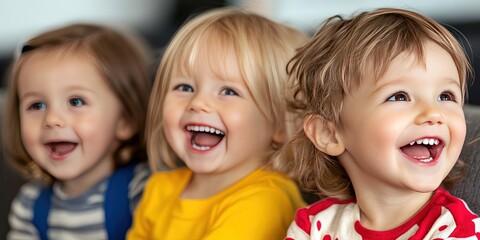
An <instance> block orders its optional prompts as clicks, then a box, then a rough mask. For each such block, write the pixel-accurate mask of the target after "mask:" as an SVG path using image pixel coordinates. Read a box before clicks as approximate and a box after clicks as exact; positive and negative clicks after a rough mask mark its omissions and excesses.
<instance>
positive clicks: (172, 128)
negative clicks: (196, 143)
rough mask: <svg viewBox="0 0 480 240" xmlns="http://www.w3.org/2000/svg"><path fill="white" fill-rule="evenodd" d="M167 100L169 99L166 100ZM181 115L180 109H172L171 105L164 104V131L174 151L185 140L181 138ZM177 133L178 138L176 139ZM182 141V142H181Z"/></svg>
mask: <svg viewBox="0 0 480 240" xmlns="http://www.w3.org/2000/svg"><path fill="white" fill-rule="evenodd" d="M166 100H167V99H166ZM180 118H181V113H180V111H179V108H178V107H177V108H175V107H172V105H171V104H164V108H163V112H162V125H163V126H162V130H163V133H164V135H165V138H166V140H167V142H168V143H169V145H170V146H172V147H173V148H174V149H175V148H176V147H177V146H178V145H179V144H182V143H183V139H181V138H180V135H179V134H180V133H181V130H182V129H181V126H180ZM175 133H177V137H175ZM181 141H182V142H181Z"/></svg>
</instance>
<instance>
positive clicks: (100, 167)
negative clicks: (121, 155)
mask: <svg viewBox="0 0 480 240" xmlns="http://www.w3.org/2000/svg"><path fill="white" fill-rule="evenodd" d="M113 170H114V163H113V160H112V159H106V160H103V161H101V162H99V163H98V164H97V165H96V166H94V167H93V168H92V169H90V170H87V171H86V172H84V173H83V174H81V175H80V176H77V177H75V178H72V179H67V180H63V181H61V182H60V187H61V189H62V192H63V193H64V194H65V195H67V196H68V197H70V198H73V197H78V196H80V195H82V194H83V193H85V192H87V191H88V190H89V189H90V188H92V187H93V186H95V184H97V183H98V182H100V181H101V180H103V179H105V178H106V177H108V176H110V175H111V174H112V172H113Z"/></svg>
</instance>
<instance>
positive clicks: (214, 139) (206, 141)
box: [192, 133, 222, 147]
mask: <svg viewBox="0 0 480 240" xmlns="http://www.w3.org/2000/svg"><path fill="white" fill-rule="evenodd" d="M221 140H222V136H219V135H217V134H210V133H194V134H193V136H192V143H194V144H195V145H198V146H205V147H213V146H215V145H217V144H218V143H219V142H220V141H221Z"/></svg>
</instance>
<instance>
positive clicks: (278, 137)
mask: <svg viewBox="0 0 480 240" xmlns="http://www.w3.org/2000/svg"><path fill="white" fill-rule="evenodd" d="M272 139H273V141H274V142H276V143H284V142H285V141H287V134H286V133H285V131H280V130H276V131H275V132H274V133H273V136H272Z"/></svg>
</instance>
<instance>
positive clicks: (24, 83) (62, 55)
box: [17, 50, 105, 88]
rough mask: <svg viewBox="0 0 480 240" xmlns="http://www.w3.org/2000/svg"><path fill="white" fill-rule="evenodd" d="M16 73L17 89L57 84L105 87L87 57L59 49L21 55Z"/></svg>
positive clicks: (95, 68) (96, 69)
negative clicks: (50, 83) (49, 83)
mask: <svg viewBox="0 0 480 240" xmlns="http://www.w3.org/2000/svg"><path fill="white" fill-rule="evenodd" d="M22 58H23V59H22V61H23V62H22V64H21V66H20V68H19V70H18V79H17V81H18V87H19V88H22V87H23V88H28V87H29V86H32V87H33V86H37V87H39V86H42V84H46V83H47V82H49V81H54V82H56V83H57V84H67V83H68V84H75V85H92V86H94V85H97V86H99V87H100V86H101V85H105V80H104V78H103V76H102V75H101V73H100V71H99V70H98V68H97V66H96V65H95V64H94V62H93V61H92V60H91V58H90V57H89V56H88V55H87V54H83V53H79V52H70V51H62V50H53V51H47V50H40V51H35V52H32V53H28V55H25V56H22Z"/></svg>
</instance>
